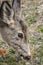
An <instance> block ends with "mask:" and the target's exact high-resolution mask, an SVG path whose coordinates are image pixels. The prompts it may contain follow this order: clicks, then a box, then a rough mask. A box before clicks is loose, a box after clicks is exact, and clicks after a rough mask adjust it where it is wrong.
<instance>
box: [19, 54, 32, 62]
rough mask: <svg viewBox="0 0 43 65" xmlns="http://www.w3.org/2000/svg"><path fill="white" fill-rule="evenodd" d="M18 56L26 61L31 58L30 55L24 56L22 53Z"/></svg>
mask: <svg viewBox="0 0 43 65" xmlns="http://www.w3.org/2000/svg"><path fill="white" fill-rule="evenodd" d="M20 56H21V57H23V59H24V60H27V61H29V60H30V59H31V56H24V55H22V54H21V55H20Z"/></svg>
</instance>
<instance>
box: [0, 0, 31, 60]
mask: <svg viewBox="0 0 43 65" xmlns="http://www.w3.org/2000/svg"><path fill="white" fill-rule="evenodd" d="M20 10H21V0H13V2H12V5H10V4H9V3H8V2H7V1H3V2H2V5H1V7H0V32H1V34H2V37H3V39H4V40H5V41H6V42H7V44H8V45H10V46H12V47H13V48H14V49H16V51H17V52H18V53H19V55H20V56H23V58H25V59H28V60H29V59H30V56H31V55H30V48H29V44H28V40H27V25H26V24H25V23H24V21H23V20H22V19H21V18H20V16H19V15H20Z"/></svg>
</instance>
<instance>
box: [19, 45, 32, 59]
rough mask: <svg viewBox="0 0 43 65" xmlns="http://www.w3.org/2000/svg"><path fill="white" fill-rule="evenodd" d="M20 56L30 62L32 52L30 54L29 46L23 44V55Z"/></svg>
mask: <svg viewBox="0 0 43 65" xmlns="http://www.w3.org/2000/svg"><path fill="white" fill-rule="evenodd" d="M20 56H22V57H23V58H24V59H26V60H30V59H31V52H30V47H29V44H23V46H22V53H21V55H20Z"/></svg>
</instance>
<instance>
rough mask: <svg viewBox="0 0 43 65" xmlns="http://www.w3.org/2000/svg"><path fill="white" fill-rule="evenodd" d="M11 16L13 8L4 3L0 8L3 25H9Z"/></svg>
mask: <svg viewBox="0 0 43 65" xmlns="http://www.w3.org/2000/svg"><path fill="white" fill-rule="evenodd" d="M10 15H11V6H10V4H9V3H8V2H7V1H3V2H2V4H1V7H0V19H1V21H2V20H3V23H6V24H8V22H7V21H8V20H9V19H10Z"/></svg>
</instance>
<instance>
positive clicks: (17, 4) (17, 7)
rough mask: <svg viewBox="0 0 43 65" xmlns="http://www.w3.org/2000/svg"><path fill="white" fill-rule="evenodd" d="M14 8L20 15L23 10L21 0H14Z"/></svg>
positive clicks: (15, 13)
mask: <svg viewBox="0 0 43 65" xmlns="http://www.w3.org/2000/svg"><path fill="white" fill-rule="evenodd" d="M12 9H13V11H14V15H15V16H17V15H20V10H21V0H13V2H12Z"/></svg>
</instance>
